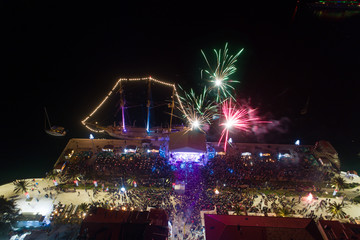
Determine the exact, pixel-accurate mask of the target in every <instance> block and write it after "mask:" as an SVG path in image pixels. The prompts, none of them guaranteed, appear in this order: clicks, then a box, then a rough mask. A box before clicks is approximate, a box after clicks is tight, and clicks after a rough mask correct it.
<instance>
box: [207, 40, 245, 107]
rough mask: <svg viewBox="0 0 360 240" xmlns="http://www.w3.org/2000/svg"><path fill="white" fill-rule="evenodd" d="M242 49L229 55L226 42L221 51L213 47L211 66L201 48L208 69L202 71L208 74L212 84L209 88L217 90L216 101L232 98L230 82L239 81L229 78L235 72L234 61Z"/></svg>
mask: <svg viewBox="0 0 360 240" xmlns="http://www.w3.org/2000/svg"><path fill="white" fill-rule="evenodd" d="M243 50H244V49H241V50H240V51H239V52H237V53H236V54H235V55H229V54H228V44H227V43H226V44H225V48H224V50H223V51H222V50H221V49H219V50H218V51H217V50H216V49H214V52H215V56H216V64H215V67H212V66H211V64H210V62H209V61H208V58H207V57H206V55H205V53H204V52H203V51H202V50H201V53H202V55H203V56H204V58H205V61H206V63H207V65H208V67H209V70H204V72H205V73H206V74H207V75H208V76H209V81H210V82H211V83H212V84H213V86H212V87H211V90H216V91H217V94H216V102H218V103H219V102H221V101H222V100H224V99H226V98H228V97H231V98H233V99H234V97H233V95H232V94H231V91H232V90H233V89H234V87H233V86H232V85H231V84H232V83H239V81H237V80H232V79H230V76H231V75H232V74H234V73H235V72H236V67H235V63H236V62H237V59H238V57H239V56H240V54H241V52H242V51H243Z"/></svg>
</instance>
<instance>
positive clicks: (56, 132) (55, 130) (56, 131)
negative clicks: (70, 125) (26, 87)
mask: <svg viewBox="0 0 360 240" xmlns="http://www.w3.org/2000/svg"><path fill="white" fill-rule="evenodd" d="M44 109H45V116H46V117H45V128H44V130H45V132H46V133H47V134H49V135H51V136H55V137H63V136H65V135H66V131H65V128H64V127H60V126H51V123H50V119H49V116H48V114H47V111H46V108H44ZM46 120H47V122H48V125H49V128H47V124H46Z"/></svg>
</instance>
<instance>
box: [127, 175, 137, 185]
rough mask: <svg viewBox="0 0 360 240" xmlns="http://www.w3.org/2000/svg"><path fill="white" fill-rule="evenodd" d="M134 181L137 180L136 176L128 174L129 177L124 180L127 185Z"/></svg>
mask: <svg viewBox="0 0 360 240" xmlns="http://www.w3.org/2000/svg"><path fill="white" fill-rule="evenodd" d="M134 182H137V177H136V176H135V175H131V176H129V178H128V179H127V180H126V183H127V184H128V185H129V186H132V185H133V183H134Z"/></svg>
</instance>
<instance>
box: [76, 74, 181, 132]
mask: <svg viewBox="0 0 360 240" xmlns="http://www.w3.org/2000/svg"><path fill="white" fill-rule="evenodd" d="M139 82H140V83H141V82H142V83H146V85H147V94H146V95H147V96H144V98H147V100H146V120H145V121H146V122H145V123H146V124H145V127H139V126H136V125H135V124H130V122H127V121H126V117H125V116H126V111H127V109H129V108H130V107H131V106H128V105H127V101H126V99H125V85H128V84H132V83H134V84H135V83H139ZM159 85H161V86H163V87H166V88H167V89H168V90H169V91H168V92H169V93H170V92H171V96H170V98H169V99H170V100H169V101H168V102H163V103H162V104H161V105H166V106H167V107H168V109H169V113H168V116H169V123H168V124H167V126H164V127H163V126H154V127H152V126H150V123H151V115H152V113H151V112H152V109H153V108H155V107H156V106H154V105H153V103H152V100H151V99H152V86H153V88H154V87H158V86H159ZM114 93H118V94H119V95H120V101H119V113H120V115H121V120H120V121H119V122H118V123H116V122H114V124H113V125H107V126H103V125H101V124H98V123H97V122H94V121H93V120H92V118H93V116H94V115H95V113H96V112H98V110H100V109H101V107H102V106H103V105H104V104H105V102H107V101H108V99H109V98H110V97H111V96H112V95H113V94H114ZM138 94H141V93H140V92H139V93H138ZM175 99H177V100H179V95H178V93H177V90H176V86H175V84H172V83H167V82H164V81H160V80H157V79H155V78H152V77H145V78H120V79H118V80H117V82H116V83H115V85H114V86H113V88H112V89H111V90H110V91H109V93H108V94H107V95H106V96H105V98H104V99H103V100H102V101H101V102H100V104H99V105H98V106H97V107H96V108H95V109H94V110H93V111H92V112H91V113H90V114H89V115H88V116H87V117H86V118H85V119H84V120H82V121H81V123H82V124H83V125H84V126H85V127H86V128H88V129H89V130H91V131H92V132H98V133H102V132H105V133H107V134H108V135H109V136H111V137H114V138H119V139H161V138H166V137H168V135H169V134H170V133H172V132H178V131H180V130H182V129H183V128H184V127H183V126H181V125H180V126H173V123H172V122H173V115H174V106H175Z"/></svg>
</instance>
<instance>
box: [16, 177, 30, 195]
mask: <svg viewBox="0 0 360 240" xmlns="http://www.w3.org/2000/svg"><path fill="white" fill-rule="evenodd" d="M13 184H14V185H15V188H14V192H15V193H19V192H21V193H23V192H24V193H26V192H27V191H28V188H30V185H31V183H30V182H29V181H27V180H16V181H14V182H13Z"/></svg>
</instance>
